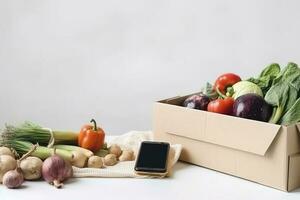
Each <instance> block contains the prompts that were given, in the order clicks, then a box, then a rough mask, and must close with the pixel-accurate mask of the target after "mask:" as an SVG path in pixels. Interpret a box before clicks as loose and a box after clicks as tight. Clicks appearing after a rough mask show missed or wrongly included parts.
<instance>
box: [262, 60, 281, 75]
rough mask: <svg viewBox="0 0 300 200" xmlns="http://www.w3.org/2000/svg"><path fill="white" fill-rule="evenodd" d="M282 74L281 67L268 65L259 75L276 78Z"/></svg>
mask: <svg viewBox="0 0 300 200" xmlns="http://www.w3.org/2000/svg"><path fill="white" fill-rule="evenodd" d="M279 73H280V66H279V64H277V63H272V64H270V65H268V66H267V67H266V68H265V69H264V70H263V71H262V72H261V73H260V75H259V77H264V76H270V77H276V76H277V75H278V74H279Z"/></svg>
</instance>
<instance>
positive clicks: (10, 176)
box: [3, 168, 24, 189]
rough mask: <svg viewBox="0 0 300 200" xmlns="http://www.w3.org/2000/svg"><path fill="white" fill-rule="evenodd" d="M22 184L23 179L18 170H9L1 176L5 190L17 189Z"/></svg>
mask: <svg viewBox="0 0 300 200" xmlns="http://www.w3.org/2000/svg"><path fill="white" fill-rule="evenodd" d="M23 182H24V177H23V174H22V171H21V170H20V168H17V169H15V170H10V171H8V172H6V173H5V174H4V176H3V185H5V186H6V187H7V188H10V189H13V188H18V187H20V186H21V185H22V183H23Z"/></svg>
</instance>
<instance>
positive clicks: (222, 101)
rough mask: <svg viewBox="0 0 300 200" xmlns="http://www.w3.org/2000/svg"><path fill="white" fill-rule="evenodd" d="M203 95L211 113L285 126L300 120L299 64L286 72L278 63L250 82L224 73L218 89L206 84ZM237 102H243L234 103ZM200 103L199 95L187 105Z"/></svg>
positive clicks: (217, 82) (219, 78) (186, 100)
mask: <svg viewBox="0 0 300 200" xmlns="http://www.w3.org/2000/svg"><path fill="white" fill-rule="evenodd" d="M201 94H204V95H206V97H208V98H209V101H210V102H209V103H208V105H207V111H209V112H216V113H221V114H227V115H232V114H233V115H234V116H238V117H244V118H249V119H255V120H259V121H264V122H266V121H268V122H270V123H275V124H284V125H290V124H294V123H297V122H299V121H300V111H299V109H300V108H299V107H300V68H299V67H298V65H297V64H295V63H288V64H287V66H286V67H285V68H284V69H283V70H281V68H280V66H279V65H278V64H277V63H272V64H270V65H268V66H267V67H266V68H265V69H263V70H262V72H261V73H260V74H259V76H258V77H255V78H253V77H252V78H248V79H246V80H241V78H240V77H239V76H238V75H236V74H232V73H228V74H223V75H221V76H219V77H218V78H217V80H216V81H215V84H214V86H212V85H211V84H210V83H206V85H205V87H204V88H202V90H201ZM249 94H254V95H249ZM244 95H248V96H244ZM242 96H244V97H243V98H240V97H242ZM257 96H260V97H261V98H259V97H257ZM230 97H231V98H230ZM239 98H240V99H239ZM262 98H264V101H262ZM237 99H239V101H237V102H236V103H234V102H235V100H237ZM200 100H202V99H200V97H198V96H197V95H193V96H190V97H188V98H187V99H185V101H184V103H183V106H186V107H191V108H199V107H200V105H201V104H200V103H199V102H200ZM245 105H246V106H245ZM197 106H198V107H197ZM233 106H234V110H233ZM270 108H272V114H271V116H270ZM232 112H233V113H232ZM267 119H268V120H267Z"/></svg>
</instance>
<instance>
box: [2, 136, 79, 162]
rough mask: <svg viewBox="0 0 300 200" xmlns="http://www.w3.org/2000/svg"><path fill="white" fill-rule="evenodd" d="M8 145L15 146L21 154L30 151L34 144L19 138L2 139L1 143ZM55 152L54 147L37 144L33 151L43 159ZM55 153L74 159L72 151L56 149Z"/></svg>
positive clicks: (34, 154)
mask: <svg viewBox="0 0 300 200" xmlns="http://www.w3.org/2000/svg"><path fill="white" fill-rule="evenodd" d="M3 144H4V145H6V146H8V147H10V148H13V149H14V150H15V151H16V152H17V153H18V154H19V155H20V156H21V155H23V154H25V153H27V152H28V151H30V150H31V149H32V147H33V144H32V143H30V142H25V141H17V140H9V141H8V140H2V141H1V145H3ZM53 154H54V149H51V148H47V147H43V146H37V148H36V150H35V151H34V152H32V153H31V155H32V156H35V157H38V158H40V159H42V160H45V159H46V158H48V157H50V156H52V155H53ZM55 154H56V155H59V156H61V157H62V158H63V159H65V160H68V161H70V162H72V161H73V154H72V152H71V151H67V150H63V149H56V150H55Z"/></svg>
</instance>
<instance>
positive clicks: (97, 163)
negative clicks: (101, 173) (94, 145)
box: [88, 156, 103, 168]
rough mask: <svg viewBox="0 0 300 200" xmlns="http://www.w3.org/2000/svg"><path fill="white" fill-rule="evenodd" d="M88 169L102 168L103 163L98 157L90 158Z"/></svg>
mask: <svg viewBox="0 0 300 200" xmlns="http://www.w3.org/2000/svg"><path fill="white" fill-rule="evenodd" d="M88 167H90V168H102V167H103V161H102V158H101V157H99V156H91V157H90V158H89V160H88Z"/></svg>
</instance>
